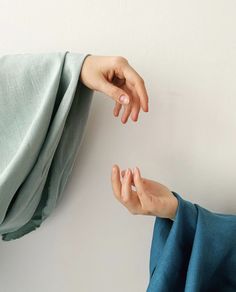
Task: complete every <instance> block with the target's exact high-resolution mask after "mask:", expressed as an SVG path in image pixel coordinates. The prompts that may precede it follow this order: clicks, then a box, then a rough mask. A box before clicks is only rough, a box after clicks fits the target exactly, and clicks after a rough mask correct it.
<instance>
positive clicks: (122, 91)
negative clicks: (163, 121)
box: [80, 55, 148, 123]
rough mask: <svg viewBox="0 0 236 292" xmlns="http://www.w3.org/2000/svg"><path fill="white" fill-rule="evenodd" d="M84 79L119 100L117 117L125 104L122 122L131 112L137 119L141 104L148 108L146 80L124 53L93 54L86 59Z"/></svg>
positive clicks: (116, 110) (115, 108)
mask: <svg viewBox="0 0 236 292" xmlns="http://www.w3.org/2000/svg"><path fill="white" fill-rule="evenodd" d="M80 80H81V81H82V83H83V84H84V85H86V86H87V87H88V88H90V89H93V90H96V91H100V92H103V93H105V94H106V95H108V96H110V97H111V98H112V99H113V100H114V101H115V107H114V110H113V114H114V116H115V117H118V116H119V113H120V110H121V108H122V106H123V109H124V111H123V114H122V116H121V121H122V123H126V122H127V121H128V119H129V117H130V116H131V118H132V120H133V121H134V122H135V121H137V120H138V115H139V112H140V109H141V108H142V110H143V111H144V112H147V111H148V95H147V90H146V88H145V84H144V81H143V79H142V78H141V77H140V75H139V74H138V73H137V72H136V71H135V70H134V69H133V68H132V67H131V66H130V65H129V63H128V61H127V60H126V59H125V58H123V57H119V56H118V57H112V56H108V57H105V56H91V55H89V56H88V57H87V58H86V59H85V61H84V63H83V67H82V70H81V75H80Z"/></svg>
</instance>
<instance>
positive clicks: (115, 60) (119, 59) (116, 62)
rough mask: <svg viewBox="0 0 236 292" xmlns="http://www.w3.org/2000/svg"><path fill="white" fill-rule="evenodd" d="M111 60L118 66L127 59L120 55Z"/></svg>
mask: <svg viewBox="0 0 236 292" xmlns="http://www.w3.org/2000/svg"><path fill="white" fill-rule="evenodd" d="M113 62H114V64H115V65H118V66H119V65H123V64H126V63H128V61H127V59H126V58H124V57H122V56H116V57H114V59H113Z"/></svg>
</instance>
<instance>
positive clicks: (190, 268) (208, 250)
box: [147, 192, 236, 292]
mask: <svg viewBox="0 0 236 292" xmlns="http://www.w3.org/2000/svg"><path fill="white" fill-rule="evenodd" d="M173 194H174V195H175V196H176V197H177V199H178V202H179V205H178V209H177V213H176V217H175V221H174V222H173V221H171V220H169V219H163V218H156V219H155V224H154V230H153V238H152V244H151V252H150V281H149V285H148V287H147V292H164V291H166V292H172V291H173V292H177V291H186V292H197V291H199V292H200V291H201V292H203V291H215V292H231V291H236V216H234V215H224V214H219V213H213V212H210V211H208V210H206V209H205V208H203V207H201V206H199V205H198V204H193V203H191V202H188V201H186V200H184V199H183V198H182V197H181V196H180V195H179V194H177V193H175V192H173Z"/></svg>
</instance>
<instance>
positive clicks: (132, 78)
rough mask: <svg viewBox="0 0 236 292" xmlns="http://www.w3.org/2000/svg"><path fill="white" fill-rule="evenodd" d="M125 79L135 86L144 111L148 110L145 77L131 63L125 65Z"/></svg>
mask: <svg viewBox="0 0 236 292" xmlns="http://www.w3.org/2000/svg"><path fill="white" fill-rule="evenodd" d="M123 70H124V72H123V74H124V77H125V79H126V80H127V81H128V82H129V83H130V84H131V85H132V86H133V87H134V88H135V90H136V92H137V94H138V96H139V98H140V103H141V106H142V109H143V111H144V112H147V111H148V94H147V90H146V87H145V83H144V80H143V78H142V77H141V76H140V75H139V74H138V73H137V72H136V71H135V70H134V68H132V67H131V66H130V65H129V64H126V66H125V67H124V69H123Z"/></svg>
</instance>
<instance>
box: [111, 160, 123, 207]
mask: <svg viewBox="0 0 236 292" xmlns="http://www.w3.org/2000/svg"><path fill="white" fill-rule="evenodd" d="M111 183H112V189H113V193H114V195H115V197H116V198H117V199H118V200H119V201H121V181H120V169H119V167H118V165H113V167H112V174H111Z"/></svg>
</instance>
